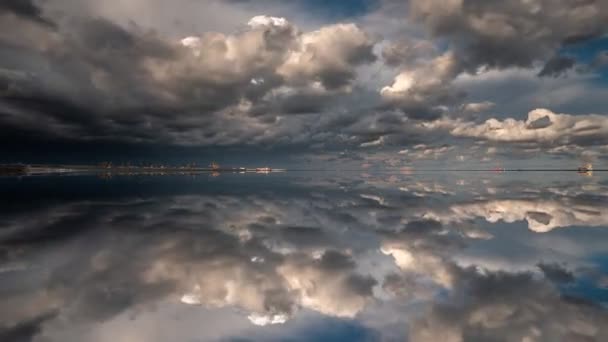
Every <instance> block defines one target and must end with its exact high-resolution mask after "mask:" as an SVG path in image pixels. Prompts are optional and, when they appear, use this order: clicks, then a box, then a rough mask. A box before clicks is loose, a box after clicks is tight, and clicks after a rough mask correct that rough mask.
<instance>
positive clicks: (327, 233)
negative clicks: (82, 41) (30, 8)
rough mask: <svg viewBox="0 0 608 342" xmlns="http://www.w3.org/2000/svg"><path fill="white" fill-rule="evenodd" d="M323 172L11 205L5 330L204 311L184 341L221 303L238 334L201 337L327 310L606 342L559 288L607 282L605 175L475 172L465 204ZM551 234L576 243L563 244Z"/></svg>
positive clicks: (434, 191)
mask: <svg viewBox="0 0 608 342" xmlns="http://www.w3.org/2000/svg"><path fill="white" fill-rule="evenodd" d="M328 183H330V184H336V182H334V181H331V182H328ZM328 183H325V184H322V185H319V184H318V183H317V184H314V185H311V186H310V187H309V188H306V187H304V188H302V187H301V184H302V183H299V182H293V183H282V184H280V185H278V186H280V190H279V187H277V188H276V189H274V188H267V189H265V191H263V192H258V191H249V192H248V191H245V190H244V191H243V193H242V194H239V195H236V194H227V193H220V194H208V193H205V192H200V193H194V194H192V193H190V194H187V195H185V194H180V193H176V194H171V195H163V196H151V197H149V198H144V199H138V198H134V197H132V196H123V197H119V198H116V199H104V200H86V199H84V200H80V199H79V200H73V201H65V202H60V203H56V204H53V205H38V206H34V207H32V208H31V210H21V211H20V212H6V213H5V215H3V219H2V223H3V229H2V231H1V232H0V238H1V249H2V259H1V263H2V265H0V266H1V268H0V269H1V270H2V271H1V273H0V277H1V279H2V281H1V283H0V284H2V294H3V297H5V299H6V300H3V301H2V304H0V322H2V325H3V330H2V332H1V333H0V336H12V335H10V334H13V335H14V334H23V336H30V337H32V338H33V340H37V339H43V338H45V337H46V338H48V339H49V340H91V341H94V340H104V339H108V338H109V337H108V336H109V335H108V332H107V329H108V327H109V326H112V325H116V324H119V325H120V326H121V328H120V329H117V330H116V331H120V333H121V334H124V336H131V337H132V336H135V335H133V334H136V333H137V332H136V331H132V330H129V329H130V328H129V325H128V324H127V323H125V322H128V320H129V319H135V318H134V317H144V318H145V317H147V319H151V318H150V317H163V316H166V317H165V318H169V317H172V315H178V316H180V317H183V312H189V313H190V314H191V315H193V313H194V312H197V313H198V314H197V315H201V316H200V317H207V318H205V319H204V320H203V321H201V322H199V323H198V325H196V324H194V325H189V326H188V329H191V331H182V332H181V333H180V334H181V335H180V336H183V337H184V339H186V338H188V337H192V336H197V335H198V330H197V329H203V330H204V329H207V330H208V329H210V326H206V321H209V322H212V321H214V320H213V319H212V318H210V316H213V313H214V312H217V313H218V315H220V316H221V315H223V316H225V317H229V319H230V320H233V321H234V322H235V323H234V325H232V327H233V329H230V327H225V328H223V330H222V329H220V330H221V331H223V332H224V333H223V334H224V335H222V334H220V333H219V332H218V334H220V335H204V336H207V337H206V338H209V339H218V338H228V337H235V336H241V335H242V334H244V335H242V336H248V337H251V338H254V339H256V336H258V337H259V338H260V339H262V337H261V336H264V337H263V339H272V338H277V336H288V335H289V333H288V332H289V331H292V330H293V329H296V328H295V327H302V326H306V324H313V323H311V322H316V323H315V324H320V323H319V317H326V318H325V319H326V320H329V317H333V318H332V319H338V320H339V321H335V322H347V321H351V320H354V321H353V322H356V325H357V326H361V327H365V329H364V330H365V331H368V330H370V329H371V331H375V333H373V334H371V335H369V334H367V333H365V334H363V332H361V334H363V335H365V336H366V338H373V339H376V338H380V337H381V336H384V337H385V338H397V337H399V338H405V337H409V339H410V340H412V341H438V340H443V341H470V340H473V341H475V340H487V339H489V338H491V337H496V336H500V337H501V338H500V339H499V340H506V341H511V340H513V341H515V340H517V341H556V340H568V341H576V340H577V339H578V340H598V341H599V340H603V339H605V338H608V332H607V331H606V327H607V326H608V324H607V323H608V315H607V314H606V312H604V309H602V308H600V307H599V306H598V304H599V303H594V302H593V301H591V302H590V301H589V296H584V295H582V294H581V295H580V296H577V294H576V291H569V292H567V295H566V294H565V292H563V291H562V288H563V286H574V285H572V284H576V283H577V281H578V279H579V277H587V278H592V279H595V280H594V281H595V284H596V285H594V286H596V288H598V289H600V288H601V287H602V279H605V275H604V274H603V272H602V271H601V268H598V265H596V264H594V263H593V262H590V261H589V260H591V259H592V258H593V257H594V254H598V253H601V251H602V250H601V245H602V241H606V239H608V230H605V231H604V230H603V229H601V228H602V227H606V226H608V222H607V221H606V220H607V218H606V217H605V210H602V209H603V202H604V201H603V199H604V197H602V196H603V195H601V194H602V191H605V190H606V189H605V185H602V184H601V183H597V184H595V185H594V186H593V187H591V188H589V186H588V185H586V187H583V186H580V185H579V184H574V185H572V186H566V185H564V184H557V185H556V184H547V186H546V187H543V188H541V189H539V188H534V187H532V186H531V185H530V184H524V183H519V186H514V185H513V184H518V183H513V182H510V183H504V184H501V183H500V181H493V183H492V184H491V187H490V186H488V184H487V183H483V182H477V184H479V185H480V187H479V188H477V189H476V190H475V191H473V192H474V193H476V194H483V195H475V198H471V196H467V195H466V193H464V192H463V190H462V189H459V188H457V187H458V186H457V185H455V184H454V183H453V182H452V183H449V182H448V183H442V182H441V181H437V180H433V181H430V182H429V181H426V180H418V181H416V182H409V183H408V182H407V181H406V179H402V180H400V181H397V180H395V179H388V181H387V182H383V181H382V180H375V181H374V182H373V184H372V183H369V182H367V183H361V182H356V181H354V182H349V181H348V180H344V179H340V180H339V181H338V183H339V184H341V186H342V187H341V188H338V189H336V187H333V186H331V187H329V186H327V184H328ZM483 184H485V186H487V187H488V188H491V189H493V190H491V191H492V192H493V193H494V195H493V196H490V195H489V194H488V191H486V190H485V189H484V188H483V187H482V185H483ZM289 187H293V189H289ZM286 188H287V189H286ZM531 189H536V190H538V191H531ZM547 189H549V190H547ZM555 189H561V190H559V191H558V190H555ZM568 189H569V190H568ZM480 219H481V220H480ZM573 226H576V227H597V229H591V230H587V229H574V230H576V232H577V233H576V234H573V233H571V231H573V230H571V229H568V227H573ZM558 227H562V228H563V229H557V230H556V229H554V228H558ZM520 228H530V229H532V230H533V231H535V232H545V234H536V235H531V234H535V233H534V232H530V231H527V230H524V231H522V230H521V229H520ZM506 229H511V230H512V233H510V234H509V235H510V236H509V237H508V238H506V235H507V233H505V230H506ZM526 231H527V232H526ZM602 239H603V240H602ZM589 240H594V242H591V243H589ZM560 241H561V243H563V244H567V245H568V248H569V249H566V251H567V252H564V253H559V255H557V254H556V253H555V251H554V250H552V248H555V246H559V242H560ZM588 243H589V248H588V249H586V247H587V244H588ZM497 246H498V247H497ZM522 249H525V250H526V251H527V252H526V253H521V254H522V255H521V256H519V255H511V254H516V253H519V251H520V250H522ZM509 253H511V254H509ZM556 255H557V256H556ZM514 264H517V267H515V266H513V265H514ZM591 275H592V276H591ZM578 297H580V298H586V299H585V300H583V299H580V298H578ZM184 303H186V304H194V306H193V305H186V304H184ZM180 313H181V314H180ZM311 313H314V314H311ZM223 316H222V317H223ZM197 317H199V316H197ZM306 317H308V318H306ZM305 318H306V319H305ZM184 319H185V318H184ZM226 319H228V318H226ZM121 320H126V321H125V322H123V323H119V321H121ZM307 320H308V321H307ZM306 322H308V323H306ZM159 324H162V325H168V326H169V327H170V326H171V325H179V324H178V323H175V322H173V320H164V321H163V322H162V323H159ZM180 324H181V323H180ZM335 324H338V323H335ZM340 324H343V323H340ZM255 325H258V326H264V328H263V329H265V330H264V333H262V331H261V330H260V331H257V333H252V332H250V329H253V327H255ZM136 326H137V324H134V325H133V329H135V327H136ZM87 327H89V328H91V329H93V330H92V331H96V334H101V335H99V336H104V337H99V336H93V335H92V334H93V333H86V332H85V330H86V329H87ZM351 328H352V327H350V328H348V329H351ZM184 329H185V328H184ZM218 329H219V328H218ZM260 329H262V328H260ZM298 329H299V328H298ZM345 329H346V328H345ZM352 329H354V328H352ZM296 330H297V329H296ZM218 331H219V330H218ZM293 331H295V330H293ZM293 331H292V332H293ZM349 331H350V330H349ZM250 333H251V334H253V335H249V334H250ZM1 334H5V335H1ZM7 334H9V335H7ZM256 334H258V335H256ZM264 334H266V335H264ZM268 334H270V335H268ZM273 334H274V335H273ZM277 334H278V335H277ZM281 334H282V335H281ZM285 334H287V335H285ZM124 336H122V337H120V336H115V337H116V338H117V339H118V340H119V339H120V338H125V337H124ZM141 336H144V335H141ZM145 336H146V338H144V339H145V340H149V339H150V338H151V337H150V336H148V335H145ZM198 336H201V335H198ZM273 336H274V337H273ZM370 336H371V337H370Z"/></svg>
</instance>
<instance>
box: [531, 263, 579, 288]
mask: <svg viewBox="0 0 608 342" xmlns="http://www.w3.org/2000/svg"><path fill="white" fill-rule="evenodd" d="M538 268H540V270H541V271H542V272H543V274H544V275H545V277H547V279H549V280H550V281H552V282H554V283H557V284H567V283H572V282H574V280H575V278H574V275H573V274H572V272H570V271H568V270H567V269H565V268H564V267H563V266H561V265H559V264H555V263H553V264H543V263H540V264H538Z"/></svg>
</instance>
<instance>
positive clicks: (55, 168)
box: [0, 164, 287, 176]
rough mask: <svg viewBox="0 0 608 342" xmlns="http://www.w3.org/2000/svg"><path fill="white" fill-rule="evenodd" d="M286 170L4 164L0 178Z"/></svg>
mask: <svg viewBox="0 0 608 342" xmlns="http://www.w3.org/2000/svg"><path fill="white" fill-rule="evenodd" d="M285 171H287V170H286V169H272V168H267V167H264V168H245V167H221V168H209V167H192V166H124V165H118V166H98V165H64V164H28V165H23V164H4V165H0V175H2V176H26V175H39V174H62V173H97V174H99V173H111V174H195V173H222V172H232V173H273V172H285Z"/></svg>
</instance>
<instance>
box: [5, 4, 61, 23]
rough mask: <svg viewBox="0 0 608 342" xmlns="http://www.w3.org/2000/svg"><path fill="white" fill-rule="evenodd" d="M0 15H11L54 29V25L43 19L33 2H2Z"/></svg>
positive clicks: (40, 11)
mask: <svg viewBox="0 0 608 342" xmlns="http://www.w3.org/2000/svg"><path fill="white" fill-rule="evenodd" d="M0 13H12V14H14V15H17V16H19V17H22V18H24V19H27V20H32V21H35V22H38V23H41V24H43V25H46V26H49V27H54V26H55V24H54V23H53V22H51V21H50V20H48V19H46V18H44V16H43V13H42V10H41V9H40V8H39V7H38V6H37V5H36V4H35V3H34V0H4V1H2V3H0Z"/></svg>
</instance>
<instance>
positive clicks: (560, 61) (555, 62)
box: [538, 56, 576, 77]
mask: <svg viewBox="0 0 608 342" xmlns="http://www.w3.org/2000/svg"><path fill="white" fill-rule="evenodd" d="M575 63H576V60H575V59H574V58H571V57H565V56H555V57H553V58H551V59H549V60H548V61H547V63H545V66H543V68H542V70H541V71H540V72H539V73H538V76H539V77H545V76H550V77H557V76H561V75H563V74H564V73H565V72H566V71H568V70H570V69H572V68H573V67H574V65H575Z"/></svg>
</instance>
